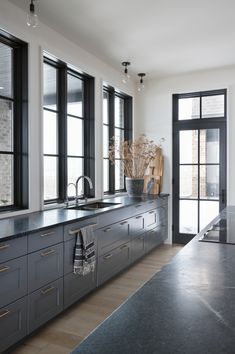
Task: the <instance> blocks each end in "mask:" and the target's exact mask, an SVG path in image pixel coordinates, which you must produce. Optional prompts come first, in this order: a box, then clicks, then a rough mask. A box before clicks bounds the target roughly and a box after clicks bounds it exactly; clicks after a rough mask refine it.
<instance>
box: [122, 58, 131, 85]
mask: <svg viewBox="0 0 235 354" xmlns="http://www.w3.org/2000/svg"><path fill="white" fill-rule="evenodd" d="M130 65H131V63H130V62H129V61H123V62H122V66H124V68H125V69H124V73H123V76H122V82H123V84H127V83H128V81H130V74H129V73H128V68H127V67H128V66H130Z"/></svg>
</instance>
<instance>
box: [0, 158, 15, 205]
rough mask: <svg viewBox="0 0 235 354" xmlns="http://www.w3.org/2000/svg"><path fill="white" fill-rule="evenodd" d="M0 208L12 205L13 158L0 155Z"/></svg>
mask: <svg viewBox="0 0 235 354" xmlns="http://www.w3.org/2000/svg"><path fill="white" fill-rule="evenodd" d="M0 166H1V168H0V206H7V205H12V204H14V200H13V198H14V197H13V195H14V182H13V178H14V177H13V156H11V155H0Z"/></svg>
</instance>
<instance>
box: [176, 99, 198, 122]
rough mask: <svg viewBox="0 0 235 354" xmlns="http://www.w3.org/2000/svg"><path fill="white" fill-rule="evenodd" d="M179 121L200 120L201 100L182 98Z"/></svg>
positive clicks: (180, 100)
mask: <svg viewBox="0 0 235 354" xmlns="http://www.w3.org/2000/svg"><path fill="white" fill-rule="evenodd" d="M178 103H179V114H178V117H179V120H185V119H198V118H200V98H199V97H191V98H180V99H179V101H178Z"/></svg>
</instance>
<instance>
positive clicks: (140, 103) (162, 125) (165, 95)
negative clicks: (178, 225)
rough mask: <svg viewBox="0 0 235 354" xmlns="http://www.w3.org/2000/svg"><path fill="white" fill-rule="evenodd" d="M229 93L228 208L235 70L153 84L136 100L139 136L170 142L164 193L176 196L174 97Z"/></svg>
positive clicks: (232, 186)
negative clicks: (173, 174)
mask: <svg viewBox="0 0 235 354" xmlns="http://www.w3.org/2000/svg"><path fill="white" fill-rule="evenodd" d="M223 88H227V89H228V92H227V94H228V127H227V155H228V157H227V158H228V160H227V162H228V168H227V182H228V184H227V197H228V204H229V205H231V204H233V205H234V204H235V179H234V175H235V153H234V151H235V138H234V132H235V67H233V68H227V69H220V70H211V71H206V72H198V73H194V74H190V75H184V76H175V77H171V78H166V79H161V80H149V81H148V82H147V83H146V90H145V93H144V94H143V95H140V96H139V97H138V94H137V95H136V100H135V112H136V114H135V118H136V133H137V134H139V133H141V132H145V133H146V134H147V136H149V137H151V138H153V139H154V140H156V141H158V140H159V139H160V138H161V137H165V138H166V142H165V143H164V145H163V149H164V155H165V176H164V185H163V191H164V192H168V193H170V194H172V184H171V181H172V94H174V93H184V92H194V91H203V90H211V89H223ZM169 203H170V208H169V235H170V236H169V238H168V242H171V231H170V230H171V224H172V210H171V204H172V200H171V198H170V200H169Z"/></svg>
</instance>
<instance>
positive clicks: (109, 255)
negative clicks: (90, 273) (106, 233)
mask: <svg viewBox="0 0 235 354" xmlns="http://www.w3.org/2000/svg"><path fill="white" fill-rule="evenodd" d="M112 257H113V255H112V253H110V254H107V255H106V256H104V257H103V258H104V259H109V258H112Z"/></svg>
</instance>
